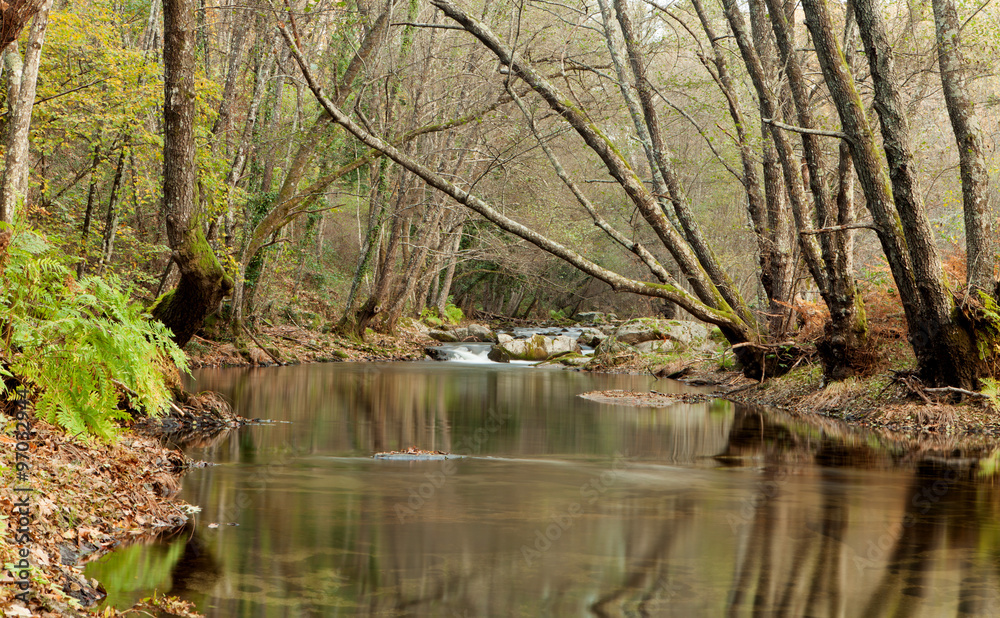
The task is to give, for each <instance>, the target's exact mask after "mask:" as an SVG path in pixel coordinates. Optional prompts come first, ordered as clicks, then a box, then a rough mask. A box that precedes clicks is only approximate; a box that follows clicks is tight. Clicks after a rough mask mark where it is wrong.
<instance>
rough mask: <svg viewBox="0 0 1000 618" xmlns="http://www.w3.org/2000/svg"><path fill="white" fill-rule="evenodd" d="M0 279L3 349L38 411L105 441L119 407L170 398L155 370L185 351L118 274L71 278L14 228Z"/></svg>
mask: <svg viewBox="0 0 1000 618" xmlns="http://www.w3.org/2000/svg"><path fill="white" fill-rule="evenodd" d="M0 286H2V288H0V324H4V325H6V327H7V328H6V331H5V336H4V340H3V345H4V350H3V354H4V358H5V360H6V361H7V364H8V368H9V371H10V372H11V373H13V374H14V375H15V376H17V377H18V378H19V379H20V380H22V381H23V382H25V383H27V384H29V385H32V386H34V387H35V388H36V390H37V393H38V398H37V402H36V407H35V413H36V415H37V417H38V418H41V419H44V420H46V421H48V422H52V423H55V424H57V425H60V426H61V427H63V428H65V429H66V430H67V431H68V432H70V433H71V434H82V435H94V436H97V437H99V438H101V439H103V440H111V439H112V438H113V437H114V435H115V431H116V424H115V421H118V420H126V419H128V418H129V413H128V412H127V411H126V410H127V409H128V408H132V409H141V410H145V411H146V412H147V413H148V414H151V415H157V414H159V413H160V412H162V411H163V410H164V409H165V408H166V407H167V406H168V405H169V401H170V396H171V395H170V391H169V388H168V387H167V385H166V382H165V378H164V373H163V372H164V370H165V369H166V367H167V366H168V365H169V364H170V363H173V364H174V365H176V366H177V367H178V368H179V369H180V370H182V371H186V370H187V360H186V357H185V356H184V354H183V352H181V351H180V349H179V348H178V347H177V346H176V345H174V343H173V342H172V341H171V339H170V332H169V331H168V330H167V329H166V327H164V326H163V325H162V324H161V323H160V322H158V321H156V320H152V319H151V318H150V317H149V315H148V314H147V313H146V312H145V311H144V310H143V309H142V308H141V307H140V306H139V305H137V304H135V303H130V302H129V291H128V290H127V289H124V288H123V287H122V285H121V283H120V282H119V281H117V280H116V279H114V278H110V277H109V278H107V279H99V278H96V277H90V278H87V279H85V280H84V281H82V282H77V281H75V280H74V277H73V274H72V272H71V270H70V268H69V264H68V263H66V262H64V261H62V260H60V259H58V257H57V252H56V251H54V250H53V248H52V247H51V246H50V245H49V244H48V242H47V241H45V239H43V238H42V237H41V236H39V235H38V234H36V233H34V232H30V231H21V230H16V231H15V232H14V237H13V239H12V242H11V244H10V247H9V248H8V251H7V254H6V255H5V256H4V257H3V271H2V275H0ZM0 385H2V383H0Z"/></svg>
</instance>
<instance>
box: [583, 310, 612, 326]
mask: <svg viewBox="0 0 1000 618" xmlns="http://www.w3.org/2000/svg"><path fill="white" fill-rule="evenodd" d="M576 321H577V322H579V323H580V324H603V323H604V322H607V319H606V318H605V317H604V314H603V313H601V312H600V311H584V312H583V313H578V314H576Z"/></svg>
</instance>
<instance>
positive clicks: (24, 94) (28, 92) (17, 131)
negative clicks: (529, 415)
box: [0, 0, 52, 223]
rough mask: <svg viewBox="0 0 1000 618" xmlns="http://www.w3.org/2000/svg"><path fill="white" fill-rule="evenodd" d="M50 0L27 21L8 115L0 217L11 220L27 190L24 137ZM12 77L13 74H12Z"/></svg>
mask: <svg viewBox="0 0 1000 618" xmlns="http://www.w3.org/2000/svg"><path fill="white" fill-rule="evenodd" d="M51 6H52V0H45V2H44V3H43V4H42V5H41V8H40V9H39V11H38V13H37V14H36V15H35V18H34V19H33V20H32V22H31V32H30V33H29V34H28V44H27V48H26V49H25V53H24V72H23V74H22V76H21V80H20V85H19V88H18V92H17V104H16V105H15V106H14V109H13V110H12V114H11V117H10V120H9V122H10V133H9V134H8V136H7V152H6V157H5V159H6V161H5V167H4V173H3V187H2V194H0V221H3V222H5V223H13V222H14V216H15V213H16V212H17V209H18V207H19V206H20V205H23V204H24V201H25V200H26V199H27V193H28V141H29V137H30V129H31V110H32V109H33V108H34V105H35V88H36V86H37V84H38V68H39V66H40V64H41V60H42V44H43V43H44V42H45V28H46V26H48V23H49V8H50V7H51ZM12 77H13V76H12Z"/></svg>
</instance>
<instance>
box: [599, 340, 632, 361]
mask: <svg viewBox="0 0 1000 618" xmlns="http://www.w3.org/2000/svg"><path fill="white" fill-rule="evenodd" d="M635 354H636V351H635V348H633V347H632V346H630V345H626V344H624V343H621V342H620V341H618V340H617V339H615V338H614V337H608V338H607V339H605V340H604V341H602V342H601V343H600V344H598V346H597V348H596V349H595V350H594V360H595V361H596V362H597V363H599V364H603V365H610V366H614V365H619V364H621V363H623V362H625V361H627V360H628V359H630V358H632V357H634V356H635Z"/></svg>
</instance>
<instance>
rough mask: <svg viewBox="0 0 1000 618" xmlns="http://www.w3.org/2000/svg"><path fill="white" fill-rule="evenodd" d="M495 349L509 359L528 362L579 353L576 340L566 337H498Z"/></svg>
mask: <svg viewBox="0 0 1000 618" xmlns="http://www.w3.org/2000/svg"><path fill="white" fill-rule="evenodd" d="M496 348H499V349H501V350H503V351H504V352H506V353H507V354H509V355H510V358H511V359H514V360H528V361H543V360H548V359H550V358H553V357H556V356H560V355H562V354H566V353H567V352H576V353H579V352H580V346H579V345H578V344H577V342H576V339H574V338H573V337H566V336H559V337H546V336H544V335H533V336H532V337H531V338H529V339H514V338H513V337H510V336H509V335H500V336H499V343H497V345H496Z"/></svg>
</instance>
